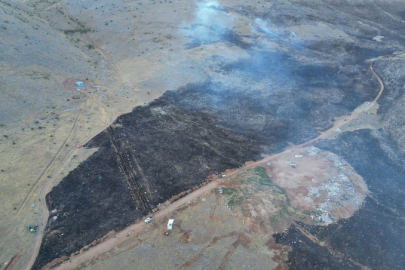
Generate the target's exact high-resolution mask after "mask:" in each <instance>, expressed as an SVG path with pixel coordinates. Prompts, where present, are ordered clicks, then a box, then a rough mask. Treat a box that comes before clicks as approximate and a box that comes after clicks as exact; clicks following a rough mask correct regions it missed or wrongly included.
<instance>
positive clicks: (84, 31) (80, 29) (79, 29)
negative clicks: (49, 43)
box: [63, 28, 91, 34]
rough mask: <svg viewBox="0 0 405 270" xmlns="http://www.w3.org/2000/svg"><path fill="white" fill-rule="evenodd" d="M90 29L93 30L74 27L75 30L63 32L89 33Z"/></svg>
mask: <svg viewBox="0 0 405 270" xmlns="http://www.w3.org/2000/svg"><path fill="white" fill-rule="evenodd" d="M89 31H91V28H76V29H73V30H63V32H64V33H65V34H73V33H76V32H79V33H80V34H84V33H87V32H89Z"/></svg>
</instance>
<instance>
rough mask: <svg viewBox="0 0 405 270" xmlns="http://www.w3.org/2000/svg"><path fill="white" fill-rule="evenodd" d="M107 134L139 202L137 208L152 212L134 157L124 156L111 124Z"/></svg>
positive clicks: (132, 191) (131, 189) (133, 193)
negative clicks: (138, 176) (137, 178)
mask: <svg viewBox="0 0 405 270" xmlns="http://www.w3.org/2000/svg"><path fill="white" fill-rule="evenodd" d="M107 134H108V136H109V137H110V142H111V145H112V147H113V148H114V151H115V154H116V155H117V162H118V164H119V166H120V167H121V170H122V172H123V173H124V174H125V178H126V180H127V183H128V187H129V189H130V191H131V194H132V198H133V199H134V200H135V202H136V204H137V209H138V210H140V211H141V212H142V213H145V212H151V210H152V208H151V207H150V206H149V200H148V199H147V198H146V197H145V195H144V193H142V192H141V187H140V186H139V184H138V182H137V181H136V177H135V174H139V175H140V173H139V172H138V173H137V172H136V170H135V169H134V166H133V164H132V162H131V160H133V159H130V158H129V156H128V155H127V157H125V156H124V150H123V148H122V147H121V143H120V142H119V141H118V140H117V139H116V138H115V136H114V130H113V128H112V127H111V126H110V127H108V128H107ZM138 166H139V165H138ZM139 207H141V209H139Z"/></svg>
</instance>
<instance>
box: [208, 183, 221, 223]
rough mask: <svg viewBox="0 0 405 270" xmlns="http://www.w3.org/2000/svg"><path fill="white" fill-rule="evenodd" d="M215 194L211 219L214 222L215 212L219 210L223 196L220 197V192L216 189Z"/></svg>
mask: <svg viewBox="0 0 405 270" xmlns="http://www.w3.org/2000/svg"><path fill="white" fill-rule="evenodd" d="M214 194H215V205H214V206H213V207H211V210H210V216H209V219H210V220H212V219H213V218H214V214H215V210H217V207H218V206H219V203H220V201H219V200H220V198H221V196H220V195H219V191H218V190H217V189H214Z"/></svg>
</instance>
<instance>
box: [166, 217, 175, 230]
mask: <svg viewBox="0 0 405 270" xmlns="http://www.w3.org/2000/svg"><path fill="white" fill-rule="evenodd" d="M173 222H174V219H169V222H167V229H168V230H171V229H173Z"/></svg>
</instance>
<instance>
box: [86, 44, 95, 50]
mask: <svg viewBox="0 0 405 270" xmlns="http://www.w3.org/2000/svg"><path fill="white" fill-rule="evenodd" d="M87 48H88V49H89V50H90V49H95V48H96V47H95V46H94V45H93V44H87Z"/></svg>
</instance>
